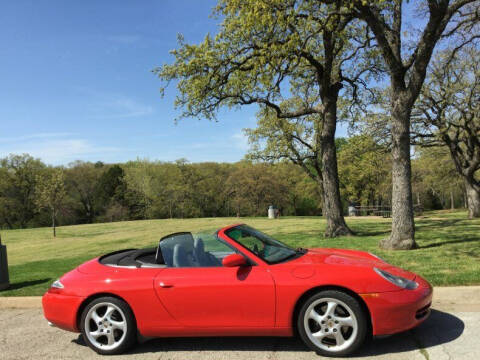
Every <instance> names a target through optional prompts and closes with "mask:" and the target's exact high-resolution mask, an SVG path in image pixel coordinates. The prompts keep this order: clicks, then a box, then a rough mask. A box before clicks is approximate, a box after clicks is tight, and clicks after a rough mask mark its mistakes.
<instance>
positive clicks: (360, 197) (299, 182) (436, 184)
mask: <svg viewBox="0 0 480 360" xmlns="http://www.w3.org/2000/svg"><path fill="white" fill-rule="evenodd" d="M336 148H337V157H338V173H339V181H340V183H339V187H340V193H341V204H342V213H344V214H345V213H346V209H347V207H348V205H349V204H351V203H355V204H358V205H386V206H389V205H390V204H391V186H392V185H391V161H390V156H391V155H390V151H389V149H388V146H387V145H382V144H379V143H378V142H376V141H374V139H373V137H369V136H367V135H360V136H353V137H350V138H337V139H336ZM412 164H413V176H412V183H413V193H414V198H415V201H416V202H418V203H420V204H422V205H423V206H424V208H425V209H445V208H452V207H464V206H465V204H466V196H467V193H466V189H465V183H464V182H463V181H462V179H461V178H460V175H459V174H458V172H457V171H456V170H455V166H454V163H453V162H452V161H451V159H450V157H449V151H448V149H447V148H446V147H434V148H419V149H418V151H417V152H416V153H415V156H414V158H413V161H412ZM319 189H320V188H319V187H318V184H317V183H316V182H315V181H314V180H313V179H312V178H311V177H310V176H308V174H307V173H306V172H305V171H303V169H301V168H300V167H299V166H297V165H295V164H292V163H291V162H277V163H268V162H258V161H257V162H252V161H249V160H245V161H240V162H237V163H214V162H204V163H189V162H188V161H186V160H184V159H182V160H177V161H175V162H161V161H149V160H141V159H138V160H135V161H129V162H126V163H121V164H105V163H102V162H96V163H91V162H82V161H76V162H73V163H71V164H69V165H68V166H57V167H52V166H47V165H46V164H44V163H43V162H41V161H40V160H39V159H35V158H33V157H31V156H30V155H27V154H23V155H10V156H8V157H5V158H3V159H0V227H1V228H4V229H14V228H26V227H37V226H51V225H55V224H59V225H68V224H85V223H95V222H110V221H121V220H139V219H162V218H192V217H223V216H266V213H267V208H268V206H269V205H274V206H276V207H277V208H279V209H280V213H281V214H282V215H284V216H287V215H297V216H305V215H321V214H322V210H323V207H324V205H323V196H322V194H321V193H320V192H319Z"/></svg>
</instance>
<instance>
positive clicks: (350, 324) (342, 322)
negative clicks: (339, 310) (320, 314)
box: [335, 316, 353, 327]
mask: <svg viewBox="0 0 480 360" xmlns="http://www.w3.org/2000/svg"><path fill="white" fill-rule="evenodd" d="M335 320H337V321H338V323H339V324H340V325H341V326H348V327H353V319H352V318H351V317H350V316H349V317H346V318H342V317H338V316H336V317H335Z"/></svg>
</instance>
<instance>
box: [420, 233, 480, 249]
mask: <svg viewBox="0 0 480 360" xmlns="http://www.w3.org/2000/svg"><path fill="white" fill-rule="evenodd" d="M475 241H478V242H480V236H479V237H474V238H462V239H458V240H449V241H441V242H436V243H432V244H428V245H423V246H418V247H417V248H416V249H418V250H420V249H428V248H433V247H439V246H443V245H451V244H461V243H468V242H475Z"/></svg>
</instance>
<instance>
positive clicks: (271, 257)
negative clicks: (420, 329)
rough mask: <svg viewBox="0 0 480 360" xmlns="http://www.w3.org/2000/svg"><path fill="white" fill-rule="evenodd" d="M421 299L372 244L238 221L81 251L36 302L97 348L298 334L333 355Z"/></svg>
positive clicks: (421, 314)
mask: <svg viewBox="0 0 480 360" xmlns="http://www.w3.org/2000/svg"><path fill="white" fill-rule="evenodd" d="M431 301H432V287H431V286H430V284H429V283H428V282H427V281H425V280H424V279H422V278H421V277H420V276H418V275H415V274H413V273H411V272H408V271H405V270H402V269H399V268H397V267H394V266H392V265H389V264H387V263H385V262H384V261H382V260H381V259H380V258H378V257H377V256H375V255H373V254H370V253H366V252H362V251H354V250H337V249H320V248H319V249H301V248H300V249H292V248H291V247H289V246H287V245H285V244H283V243H281V242H279V241H277V240H275V239H272V238H271V237H269V236H268V235H266V234H264V233H262V232H260V231H258V230H255V229H253V228H251V227H249V226H247V225H243V224H241V225H233V226H228V227H225V228H223V229H220V230H218V231H217V232H216V233H214V234H197V235H192V234H191V233H189V232H184V233H175V234H171V235H169V236H166V237H164V238H162V239H161V240H160V242H159V244H158V247H156V248H152V249H140V250H138V249H137V250H136V249H130V250H121V251H117V252H113V253H110V254H107V255H104V256H102V257H100V258H96V259H93V260H90V261H88V262H86V263H84V264H82V265H80V266H79V267H78V268H77V269H75V270H73V271H70V272H69V273H67V274H65V275H64V276H62V277H61V278H60V279H59V280H57V281H55V282H54V283H53V284H52V286H51V288H50V289H49V290H48V292H47V293H46V294H45V295H44V296H43V310H44V313H45V317H46V318H47V320H48V321H49V322H50V323H51V324H52V325H55V326H57V327H59V328H62V329H65V330H69V331H74V332H82V333H83V337H84V339H85V341H86V343H87V344H88V345H89V346H90V347H91V348H92V349H93V350H95V351H96V352H98V353H100V354H118V353H121V352H124V351H125V350H127V349H128V348H130V347H131V346H132V345H133V344H134V343H135V342H136V340H137V338H139V337H142V338H150V337H179V336H243V335H245V336H256V335H258V336H292V335H294V334H298V335H299V336H300V338H301V339H302V340H303V341H304V342H305V344H306V345H307V346H308V347H310V348H311V349H312V350H314V351H316V352H317V353H319V354H321V355H326V356H340V355H346V354H350V353H352V352H353V351H355V350H356V349H358V348H359V347H360V346H361V345H362V343H363V342H364V340H365V339H366V338H367V337H369V336H372V335H374V336H375V335H387V334H393V333H397V332H400V331H404V330H408V329H410V328H413V327H415V326H417V325H418V324H420V323H421V322H422V321H424V320H425V319H426V318H427V316H428V314H429V308H430V304H431Z"/></svg>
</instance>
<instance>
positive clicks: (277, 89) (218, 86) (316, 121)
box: [154, 0, 377, 236]
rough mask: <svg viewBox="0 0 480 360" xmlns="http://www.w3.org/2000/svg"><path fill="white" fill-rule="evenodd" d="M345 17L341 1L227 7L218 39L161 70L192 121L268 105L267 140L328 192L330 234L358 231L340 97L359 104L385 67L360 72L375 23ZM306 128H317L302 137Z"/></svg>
mask: <svg viewBox="0 0 480 360" xmlns="http://www.w3.org/2000/svg"><path fill="white" fill-rule="evenodd" d="M344 10H345V9H344V7H343V5H342V3H341V2H335V3H332V4H322V3H321V2H313V1H306V0H302V1H300V0H268V1H267V0H264V1H258V0H248V1H246V0H221V1H220V2H219V5H218V6H217V8H216V14H217V15H218V16H220V17H222V18H223V22H222V24H221V27H220V31H219V33H218V34H217V35H216V36H215V38H211V37H210V36H207V37H206V38H205V40H204V41H203V42H202V43H200V44H198V45H190V44H187V43H185V42H183V40H182V39H181V43H180V47H179V48H178V49H177V50H174V51H173V52H172V53H173V55H174V56H175V62H174V63H173V64H172V65H164V66H162V67H160V68H158V69H155V70H154V71H155V73H156V74H157V75H158V76H159V77H160V78H161V79H162V80H164V81H166V82H169V81H172V80H178V83H177V87H178V90H179V93H180V95H179V96H178V97H177V100H176V105H177V106H179V107H181V108H182V109H183V113H182V115H183V116H184V117H203V118H207V119H213V118H215V115H216V113H217V111H218V109H219V108H220V107H223V106H226V107H237V106H243V105H250V104H257V105H259V106H260V124H259V125H260V126H262V124H263V125H265V124H266V122H268V123H269V126H270V129H269V131H270V130H271V132H270V134H267V133H264V135H266V137H270V135H272V136H273V137H274V136H275V134H274V132H275V131H280V132H283V133H282V140H281V141H283V142H284V143H285V146H286V148H287V152H283V151H282V150H281V149H279V151H278V152H276V154H277V155H278V156H277V157H276V159H281V158H289V159H290V160H292V161H293V162H294V163H296V164H298V165H300V166H301V167H302V168H304V169H305V170H306V171H307V173H308V174H309V175H311V177H312V178H313V179H315V181H317V183H318V184H319V186H321V187H322V194H323V210H324V215H325V217H326V219H327V228H326V233H325V234H326V236H339V235H346V234H350V233H351V231H350V229H349V228H348V227H347V225H346V223H345V220H344V217H343V212H342V204H341V201H340V191H339V181H338V172H337V159H336V149H335V131H336V125H337V106H338V105H337V104H338V99H339V94H340V92H341V91H342V87H343V86H344V84H348V85H349V86H350V94H351V95H352V97H353V98H357V95H358V87H359V86H360V85H362V84H363V85H365V82H364V81H365V80H364V77H365V74H367V73H368V72H369V71H375V69H376V66H377V65H376V64H375V63H373V62H368V60H367V61H363V60H362V62H360V61H357V63H356V65H357V66H358V69H361V70H357V69H355V67H354V66H353V63H354V61H356V60H358V58H359V56H360V55H359V54H360V53H362V52H365V51H366V49H369V50H370V49H371V48H370V47H368V46H367V42H368V31H367V30H366V26H363V27H362V26H360V25H359V23H360V22H359V21H355V20H354V18H353V16H352V14H351V13H349V12H345V11H344ZM364 58H368V57H364ZM370 59H371V57H370ZM360 65H361V66H360ZM352 69H355V71H350V70H352ZM262 118H263V119H264V120H262ZM306 123H308V124H309V129H306V130H305V131H297V130H298V129H299V128H300V127H301V125H299V124H306ZM273 137H271V138H270V140H272V139H273V141H274V142H275V139H274V138H273ZM300 148H301V149H300ZM272 154H273V153H272ZM272 154H270V155H272Z"/></svg>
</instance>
